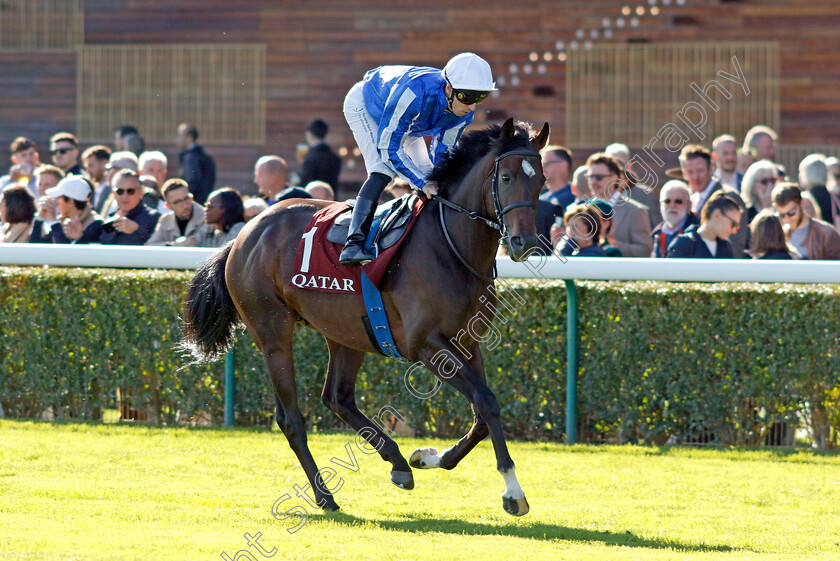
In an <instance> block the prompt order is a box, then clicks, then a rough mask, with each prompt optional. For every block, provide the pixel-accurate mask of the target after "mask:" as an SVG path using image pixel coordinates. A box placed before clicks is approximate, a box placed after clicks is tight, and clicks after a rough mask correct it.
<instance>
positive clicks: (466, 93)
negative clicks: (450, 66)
mask: <svg viewBox="0 0 840 561" xmlns="http://www.w3.org/2000/svg"><path fill="white" fill-rule="evenodd" d="M453 90H454V91H455V99H457V100H458V101H460V102H461V103H463V104H464V105H472V104H473V103H475V104H476V105H478V104H479V103H481V102H482V101H484V100H485V99H487V96H488V95H490V92H482V91H477V90H456V89H455V88H453Z"/></svg>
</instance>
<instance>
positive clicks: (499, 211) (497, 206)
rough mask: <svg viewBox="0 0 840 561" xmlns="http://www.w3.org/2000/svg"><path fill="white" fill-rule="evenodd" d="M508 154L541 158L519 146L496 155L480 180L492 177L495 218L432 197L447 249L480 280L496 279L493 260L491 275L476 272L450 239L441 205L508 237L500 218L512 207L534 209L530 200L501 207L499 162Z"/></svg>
mask: <svg viewBox="0 0 840 561" xmlns="http://www.w3.org/2000/svg"><path fill="white" fill-rule="evenodd" d="M509 156H524V157H526V158H541V157H542V156H540V153H539V152H536V151H534V150H529V149H527V148H521V149H518V150H510V151H508V152H504V153H502V154H500V155H499V156H497V157H496V161H495V162H494V163H493V171H491V172H490V173H489V174H488V175H487V177H486V178H485V179H484V181H483V182H482V185H484V184H485V183H487V180H488V179H490V178H491V177H492V178H493V184H492V190H493V210H494V211H495V213H496V216H495V220H494V219H492V218H487V217H485V216H481V215H480V214H478V213H477V212H475V211H472V210H469V209H466V208H464V207H462V206H461V205H459V204H456V203H453V202H452V201H449V200H447V199H444V198H443V197H440V196H437V195H435V196H434V197H433V198H434V200H436V201H438V202H439V203H441V204H439V205H438V209H439V211H440V224H441V226H442V227H443V234H444V236H446V243H447V244H449V249H451V250H452V252H453V253H454V254H455V256H456V257H457V258H458V260H459V261H461V263H462V264H463V265H464V266H465V267H466V268H467V269H469V271H470V272H471V273H472V274H474V275H475V276H477V277H478V278H480V279H481V280H483V281H485V282H493V281H494V280H495V279H496V276H497V272H496V264H495V262H494V263H493V274H492V276H486V275H483V274H481V273H480V272H478V271H477V270H476V269H475V267H473V266H472V265H470V264H469V263H468V262H467V260H466V259H464V256H463V255H461V252H460V251H458V248H457V247H455V242H454V241H453V240H452V236H451V235H450V234H449V230H448V229H447V227H446V221H445V220H444V219H443V207H444V206H448V207H449V208H451V209H453V210H457V211H458V212H462V213H464V214H466V215H467V216H468V217H470V218H471V219H473V220H480V221H482V222H484V223H485V224H487V226H489V227H490V228H493V229H494V230H498V231H499V234H500V237H501V239H502V240H506V239H508V238H509V237H510V233H509V232H508V229H507V226H505V223H504V220H503V219H502V217H503V216H504V215H505V214H507V213H508V212H510V211H512V210H513V209H516V208H523V207H530V208H534V210H536V209H535V207H534V204H533V203H532V202H531V201H520V202H518V203H512V204H509V205H507V206H506V207H502V201H501V200H500V199H499V164H500V163H501V161H502V160H504V159H505V158H507V157H509Z"/></svg>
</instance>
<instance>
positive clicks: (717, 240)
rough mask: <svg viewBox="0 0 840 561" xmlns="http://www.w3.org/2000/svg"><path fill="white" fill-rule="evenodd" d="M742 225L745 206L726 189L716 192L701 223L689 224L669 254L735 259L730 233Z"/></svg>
mask: <svg viewBox="0 0 840 561" xmlns="http://www.w3.org/2000/svg"><path fill="white" fill-rule="evenodd" d="M740 227H741V207H739V206H738V203H736V202H735V201H733V200H732V199H731V198H729V196H727V194H726V193H724V192H722V191H719V192H716V193H714V194H713V195H712V196H711V197H709V200H708V201H706V204H705V205H703V211H702V213H701V215H700V226H696V225H695V226H689V227H688V228H686V230H685V231H684V232H683V233H682V234H680V235H679V236H677V238H676V239H675V240H674V241H673V242H671V245H670V246H669V247H668V253H667V255H666V257H685V258H700V259H712V258H714V259H731V258H732V256H733V253H732V244H731V243H729V241H728V240H729V237H730V236H732V234H734V233H735V232H737V231H738V229H739V228H740Z"/></svg>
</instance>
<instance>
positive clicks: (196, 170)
mask: <svg viewBox="0 0 840 561" xmlns="http://www.w3.org/2000/svg"><path fill="white" fill-rule="evenodd" d="M197 140H198V129H197V128H196V127H195V125H190V124H189V123H181V124H180V125H178V136H177V144H178V149H179V150H181V153H180V155H179V156H178V160H179V161H180V162H181V177H182V178H183V179H184V181H186V182H187V184H189V186H190V193H192V194H193V199H194V200H195V202H197V203H198V204H201V205H203V204H204V203H205V202H206V201H207V195H209V194H210V191H212V190H213V186H214V185H215V184H216V163H215V162H214V161H213V158H212V157H210V155H209V154H207V152H205V151H204V149H203V148H202V147H201V146H199V145H198V144H196V141H197Z"/></svg>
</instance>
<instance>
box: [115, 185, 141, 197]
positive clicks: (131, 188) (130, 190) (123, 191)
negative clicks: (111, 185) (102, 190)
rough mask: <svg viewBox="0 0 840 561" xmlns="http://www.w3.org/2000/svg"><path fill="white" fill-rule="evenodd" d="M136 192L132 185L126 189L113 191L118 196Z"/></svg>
mask: <svg viewBox="0 0 840 561" xmlns="http://www.w3.org/2000/svg"><path fill="white" fill-rule="evenodd" d="M136 192H137V189H135V188H134V187H129V188H128V189H117V190H116V191H115V193H116V194H117V195H119V196H122V195H125V194H129V195H133V194H134V193H136Z"/></svg>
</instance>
